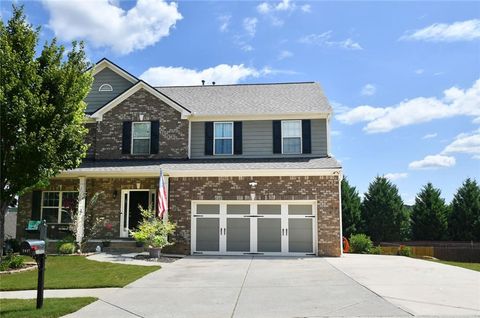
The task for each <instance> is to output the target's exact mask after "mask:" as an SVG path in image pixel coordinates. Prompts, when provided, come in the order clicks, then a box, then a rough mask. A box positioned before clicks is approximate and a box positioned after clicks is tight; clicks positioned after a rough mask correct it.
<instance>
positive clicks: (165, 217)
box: [163, 176, 170, 221]
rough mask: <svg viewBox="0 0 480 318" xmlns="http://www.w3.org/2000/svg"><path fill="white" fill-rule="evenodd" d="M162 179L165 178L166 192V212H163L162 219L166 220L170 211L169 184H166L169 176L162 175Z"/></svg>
mask: <svg viewBox="0 0 480 318" xmlns="http://www.w3.org/2000/svg"><path fill="white" fill-rule="evenodd" d="M164 179H165V190H166V192H167V212H166V213H164V214H163V221H168V214H169V213H170V211H169V209H168V208H169V204H170V196H169V195H168V194H169V190H170V189H169V187H168V186H169V184H168V181H169V179H170V176H164Z"/></svg>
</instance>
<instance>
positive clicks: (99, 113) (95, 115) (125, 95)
mask: <svg viewBox="0 0 480 318" xmlns="http://www.w3.org/2000/svg"><path fill="white" fill-rule="evenodd" d="M140 89H144V90H146V91H147V92H149V93H150V94H152V95H153V96H155V97H157V98H159V99H160V100H162V101H163V102H165V103H166V104H167V105H169V106H170V107H172V108H173V109H175V110H176V111H178V112H180V113H181V114H182V118H184V117H185V116H188V115H189V114H190V113H188V111H186V110H185V109H183V108H182V107H180V106H178V105H177V104H175V103H174V102H172V101H171V100H169V99H168V98H166V97H165V96H164V95H162V94H161V93H160V92H159V91H157V90H156V89H153V88H151V87H150V86H148V85H147V84H145V83H144V82H141V81H140V82H138V83H137V84H135V85H133V86H132V87H130V88H129V89H128V90H127V91H125V92H123V93H122V94H121V95H120V96H118V97H117V98H115V99H114V100H112V101H111V102H109V103H108V104H106V105H105V106H103V107H102V108H100V109H99V110H97V111H96V112H95V113H93V114H92V115H91V116H90V117H92V118H95V119H96V120H97V121H102V120H103V114H105V113H107V112H108V111H110V110H111V109H113V108H114V107H116V106H117V105H118V104H120V103H121V102H123V101H124V100H126V99H127V98H129V97H130V96H132V95H133V94H135V93H136V92H138V91H139V90H140Z"/></svg>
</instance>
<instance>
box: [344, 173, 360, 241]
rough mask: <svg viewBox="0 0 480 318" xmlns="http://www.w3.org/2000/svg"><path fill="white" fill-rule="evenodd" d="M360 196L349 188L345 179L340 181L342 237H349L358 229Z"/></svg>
mask: <svg viewBox="0 0 480 318" xmlns="http://www.w3.org/2000/svg"><path fill="white" fill-rule="evenodd" d="M360 203H361V200H360V196H359V195H358V191H357V189H356V188H355V187H352V186H350V184H349V183H348V180H347V178H343V180H342V231H343V236H345V237H350V235H352V234H357V233H358V231H359V229H360V222H361V213H360Z"/></svg>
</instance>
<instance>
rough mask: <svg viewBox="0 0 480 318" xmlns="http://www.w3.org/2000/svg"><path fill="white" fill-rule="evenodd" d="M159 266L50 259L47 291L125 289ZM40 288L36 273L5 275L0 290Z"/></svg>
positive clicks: (78, 257) (83, 258)
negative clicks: (124, 287)
mask: <svg viewBox="0 0 480 318" xmlns="http://www.w3.org/2000/svg"><path fill="white" fill-rule="evenodd" d="M158 269H160V266H138V265H124V264H113V263H108V262H96V261H92V260H89V259H86V258H85V257H84V256H47V260H46V270H45V288H46V289H70V288H102V287H123V286H125V285H127V284H129V283H131V282H133V281H135V280H137V279H139V278H140V277H142V276H144V275H146V274H148V273H151V272H153V271H156V270H158ZM36 287H37V271H36V270H32V271H28V272H20V273H14V274H10V275H2V277H1V283H0V290H2V291H7V290H28V289H36Z"/></svg>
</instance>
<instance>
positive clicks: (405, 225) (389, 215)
mask: <svg viewBox="0 0 480 318" xmlns="http://www.w3.org/2000/svg"><path fill="white" fill-rule="evenodd" d="M361 211H362V219H363V221H364V227H365V233H366V234H367V235H368V236H370V237H371V238H372V240H373V241H374V242H381V241H399V240H405V239H407V238H408V232H409V227H410V218H409V214H408V212H407V210H406V209H405V208H404V206H403V201H402V198H401V197H400V195H399V194H398V188H397V187H396V186H395V185H394V184H392V183H391V182H390V181H389V180H388V179H387V178H385V177H376V178H375V180H373V182H372V183H370V185H369V187H368V191H367V192H366V193H365V197H364V199H363V202H362V205H361Z"/></svg>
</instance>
